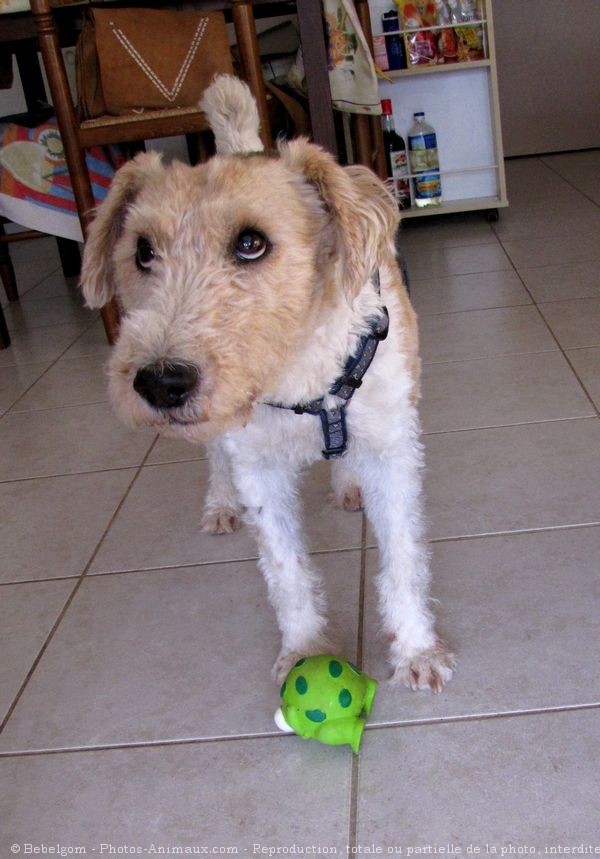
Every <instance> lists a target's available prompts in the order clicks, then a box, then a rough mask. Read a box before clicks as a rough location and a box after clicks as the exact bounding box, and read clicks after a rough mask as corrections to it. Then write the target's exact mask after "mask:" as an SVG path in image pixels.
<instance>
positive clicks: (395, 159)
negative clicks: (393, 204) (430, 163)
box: [381, 98, 410, 209]
mask: <svg viewBox="0 0 600 859" xmlns="http://www.w3.org/2000/svg"><path fill="white" fill-rule="evenodd" d="M381 111H382V114H383V116H382V124H383V145H384V148H385V161H386V164H387V173H388V176H390V178H391V179H392V180H393V183H394V196H395V197H396V200H397V201H398V206H399V207H400V208H401V209H409V208H410V184H409V180H408V163H407V160H406V144H405V143H404V140H403V139H402V138H401V137H400V135H399V134H397V133H396V129H395V128H394V116H393V114H392V101H391V99H389V98H384V99H383V100H382V102H381Z"/></svg>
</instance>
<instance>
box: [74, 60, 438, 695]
mask: <svg viewBox="0 0 600 859" xmlns="http://www.w3.org/2000/svg"><path fill="white" fill-rule="evenodd" d="M201 107H202V109H203V110H204V111H205V113H206V115H207V117H208V120H209V123H210V126H211V128H212V129H213V131H214V133H215V139H216V148H217V155H216V156H215V157H213V158H211V159H210V160H209V161H207V162H205V163H202V164H199V165H197V166H195V167H190V166H188V165H185V164H183V163H177V162H174V163H172V164H170V165H168V166H167V165H165V164H164V163H163V162H162V160H161V157H160V156H159V155H158V154H156V153H149V154H141V155H138V156H137V157H136V158H134V159H133V160H132V161H130V162H128V163H127V164H125V165H124V166H123V167H122V168H121V169H120V170H119V171H118V172H117V174H116V175H115V178H114V181H113V183H112V186H111V189H110V191H109V194H108V196H107V198H106V200H105V201H104V202H103V203H102V204H101V205H100V206H99V208H98V211H97V214H96V217H95V219H94V221H93V223H92V225H91V228H90V231H89V236H88V239H87V242H86V246H85V251H84V258H83V267H82V288H83V292H84V296H85V299H86V302H87V304H88V306H90V307H92V308H97V307H101V306H102V305H103V304H105V303H106V302H107V301H108V300H109V299H111V298H113V297H115V296H116V297H117V298H118V301H119V303H120V305H121V307H122V309H123V317H122V321H121V327H120V333H119V336H118V340H117V342H116V345H115V347H114V350H113V354H112V357H111V359H110V362H109V391H110V398H111V401H112V403H113V405H114V408H115V410H116V413H117V414H118V415H119V417H120V418H121V419H122V420H123V421H125V423H126V424H128V425H129V426H132V427H154V428H156V429H157V430H159V431H160V432H162V433H165V434H167V435H169V436H173V437H176V438H183V439H188V440H189V441H192V442H199V443H207V444H208V447H209V459H210V480H209V490H208V496H207V501H206V509H205V515H204V527H205V529H206V530H209V531H213V532H219V531H230V530H234V529H235V528H236V527H237V526H238V524H239V519H240V517H241V516H243V518H244V520H245V521H246V522H247V523H249V524H250V525H251V526H252V528H253V529H254V532H255V534H256V539H257V542H258V547H259V566H260V569H261V571H262V573H263V575H264V578H265V580H266V583H267V588H268V593H269V597H270V600H271V602H272V604H273V606H274V608H275V611H276V615H277V621H278V624H279V628H280V630H281V637H282V643H281V651H280V653H279V655H278V657H277V659H276V662H275V665H274V667H273V676H274V679H275V680H276V681H277V682H278V683H280V682H281V681H282V680H283V679H284V677H285V676H286V674H287V673H288V671H289V669H290V668H291V667H292V665H293V664H294V663H295V662H296V661H297V660H298V659H299V658H300V657H302V656H307V655H312V654H316V653H323V652H331V651H332V649H333V648H334V645H333V644H332V642H331V641H330V640H329V638H328V633H327V619H326V604H325V596H324V593H323V590H322V588H321V584H320V579H319V576H318V574H317V572H316V571H315V569H314V567H313V563H312V560H311V558H310V557H309V555H308V553H307V550H306V546H305V541H304V538H303V535H302V531H301V526H300V517H299V503H298V497H297V486H298V479H299V475H300V473H301V471H302V470H303V469H304V468H305V467H307V466H308V465H309V464H311V463H313V462H315V461H317V460H319V459H320V458H321V457H322V456H323V452H324V453H325V455H326V456H327V457H328V458H331V459H332V460H333V486H334V493H335V496H336V498H337V500H338V503H340V504H342V505H343V506H346V507H349V508H357V507H359V506H360V505H361V504H362V503H364V506H365V509H366V512H367V515H368V517H369V519H370V522H371V524H372V527H373V529H374V531H375V533H376V536H377V541H378V544H379V556H380V570H379V574H378V580H377V581H378V592H379V608H380V612H381V617H382V624H383V632H384V634H385V637H386V640H387V641H388V642H389V660H390V663H391V668H392V672H391V677H390V681H391V682H392V683H396V684H404V685H407V686H409V687H411V688H412V689H415V690H416V689H428V688H429V689H431V690H433V691H434V692H440V691H441V690H442V688H443V686H444V684H445V683H446V681H448V680H449V679H450V677H451V675H452V671H453V667H454V657H453V656H452V654H451V653H450V652H449V651H448V650H447V649H446V647H445V646H444V644H443V643H442V642H441V641H440V640H439V639H438V638H437V636H436V633H435V630H434V619H433V615H432V612H431V610H430V606H429V599H428V584H429V558H428V550H427V548H426V545H425V543H424V536H423V516H422V506H421V470H422V465H423V450H422V445H421V441H420V428H419V418H418V411H417V403H418V399H419V395H420V390H419V373H420V362H419V355H418V334H417V324H416V316H415V313H414V311H413V309H412V307H411V304H410V301H409V299H408V295H407V292H406V289H405V286H404V284H403V280H402V275H401V273H400V270H399V267H398V265H397V261H396V257H395V247H394V240H395V235H396V231H397V228H398V225H399V215H398V209H397V206H396V204H395V201H394V198H393V196H392V195H391V194H390V192H389V191H388V189H387V188H386V186H385V185H384V183H382V182H381V181H380V180H379V179H378V178H377V177H376V176H375V175H374V174H373V173H372V172H371V171H370V170H368V169H367V168H366V167H362V166H349V167H341V166H339V165H338V164H337V163H336V162H335V160H334V158H333V157H332V156H331V155H330V154H328V153H327V152H325V151H324V150H323V149H321V148H319V147H318V146H315V145H313V144H311V143H309V142H308V141H307V140H305V139H297V140H293V141H290V142H281V143H279V145H278V148H277V151H276V152H265V151H263V150H262V144H261V142H260V138H259V118H258V113H257V109H256V105H255V102H254V99H253V97H252V95H251V93H250V90H249V89H248V88H247V86H246V85H245V84H244V83H243V82H241V81H239V80H238V79H236V78H233V77H231V76H219V77H217V78H216V79H215V80H214V82H213V83H212V84H211V86H210V87H209V88H208V90H207V91H206V92H205V94H204V97H203V100H202V102H201ZM386 308H387V310H386ZM388 318H389V325H388V322H387V320H388ZM388 328H389V331H387V337H385V333H386V330H387V329H388ZM384 337H385V339H384ZM353 362H354V365H357V366H354V369H352V366H351V365H352V364H353ZM369 363H370V366H369ZM365 365H367V366H366V369H365ZM349 368H350V369H349ZM350 377H352V378H350ZM336 380H337V382H338V384H337V387H336V386H335V385H334V383H335V382H336ZM340 385H341V388H340ZM332 386H333V387H332ZM344 386H345V387H344ZM334 391H337V393H335V392H334ZM346 395H348V396H346ZM315 403H316V405H315ZM311 404H312V406H311ZM311 409H312V410H311Z"/></svg>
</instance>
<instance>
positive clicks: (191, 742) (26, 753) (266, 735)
mask: <svg viewBox="0 0 600 859" xmlns="http://www.w3.org/2000/svg"><path fill="white" fill-rule="evenodd" d="M294 736H295V735H294V734H288V733H283V732H282V731H264V732H263V733H256V734H231V735H228V734H224V735H222V736H218V735H217V736H214V737H186V738H185V739H181V740H141V741H140V742H138V743H136V742H133V741H132V742H125V743H101V744H98V745H94V746H63V747H62V748H55V749H21V750H19V751H9V752H0V759H1V758H29V757H39V756H42V755H65V754H66V755H70V754H78V753H80V752H84V753H85V752H112V751H123V750H127V749H156V748H164V747H166V746H199V745H207V744H212V743H228V742H234V743H235V742H239V741H240V740H270V739H278V738H280V737H281V738H286V737H289V738H293V737H294Z"/></svg>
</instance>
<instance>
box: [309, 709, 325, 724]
mask: <svg viewBox="0 0 600 859" xmlns="http://www.w3.org/2000/svg"><path fill="white" fill-rule="evenodd" d="M305 715H306V718H307V719H310V721H311V722H324V721H325V719H326V718H327V715H326V713H324V712H323V711H322V710H307V711H306V714H305Z"/></svg>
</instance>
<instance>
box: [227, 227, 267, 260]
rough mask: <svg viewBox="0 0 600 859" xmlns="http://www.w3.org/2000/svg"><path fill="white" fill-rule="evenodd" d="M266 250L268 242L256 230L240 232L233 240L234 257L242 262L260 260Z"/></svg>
mask: <svg viewBox="0 0 600 859" xmlns="http://www.w3.org/2000/svg"><path fill="white" fill-rule="evenodd" d="M268 249H269V242H268V241H267V239H266V238H265V236H263V234H262V233H259V232H258V230H242V232H241V233H240V234H239V235H238V237H237V239H236V240H235V248H234V252H235V255H236V257H237V258H238V259H239V260H242V261H243V262H249V261H251V260H255V259H260V257H262V256H264V255H265V254H266V252H267V251H268Z"/></svg>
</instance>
